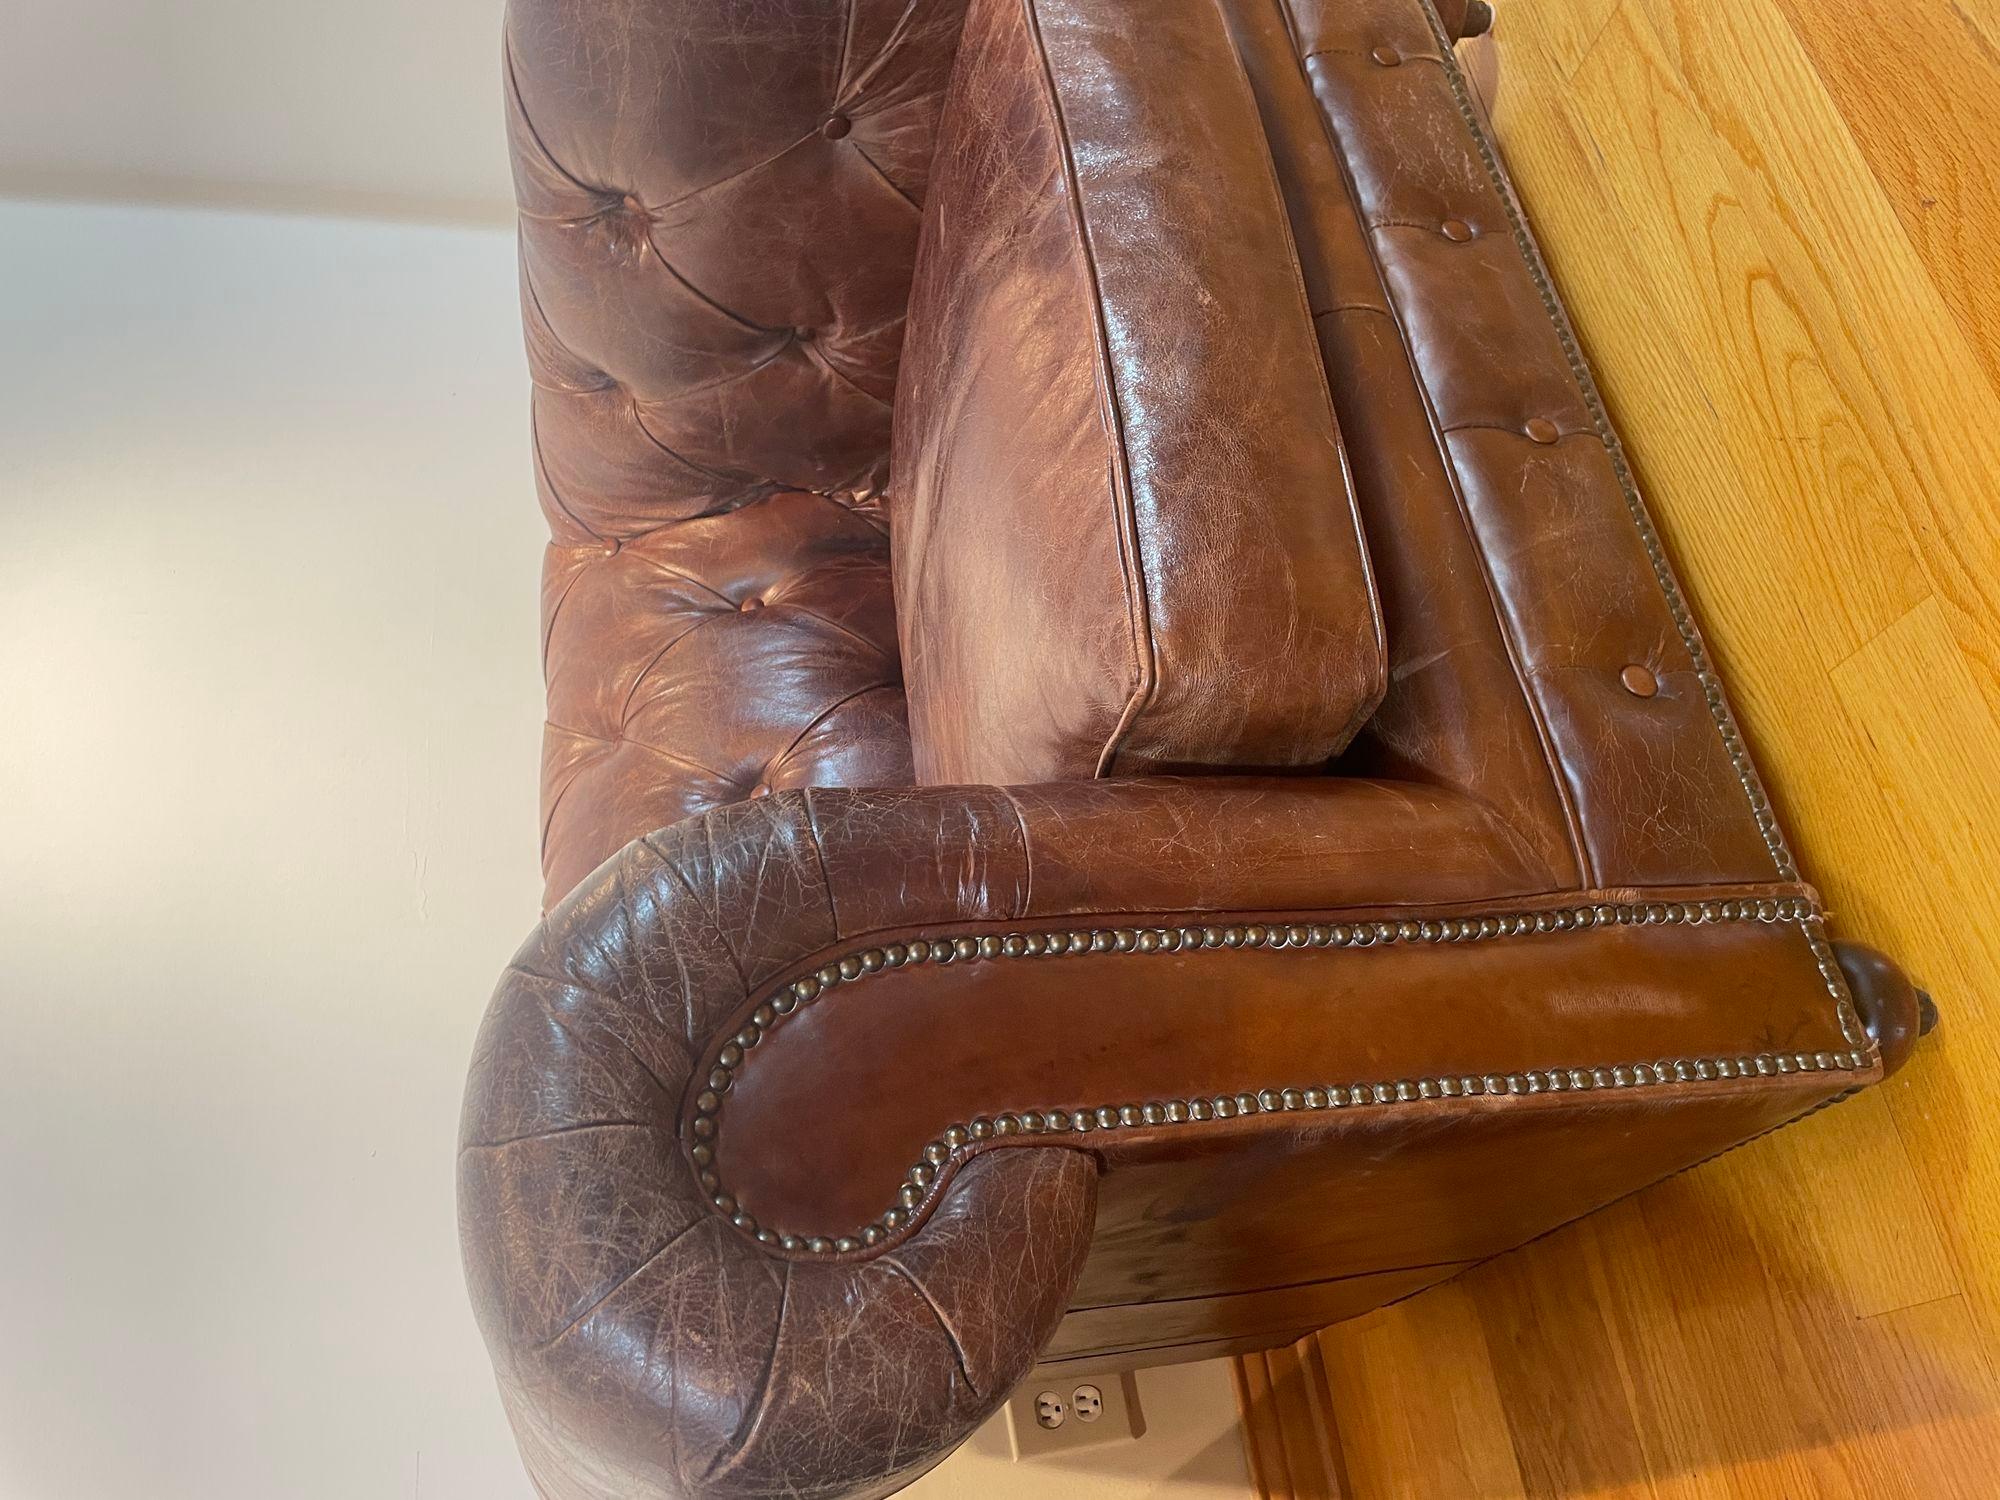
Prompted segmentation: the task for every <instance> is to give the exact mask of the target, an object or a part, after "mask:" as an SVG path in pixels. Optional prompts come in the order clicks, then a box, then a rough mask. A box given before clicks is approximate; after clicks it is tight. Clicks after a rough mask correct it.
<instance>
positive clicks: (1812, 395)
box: [1241, 0, 2000, 1500]
mask: <svg viewBox="0 0 2000 1500" xmlns="http://www.w3.org/2000/svg"><path fill="white" fill-rule="evenodd" d="M1496 8H1497V9H1498V11H1499V16H1500V19H1499V24H1498V27H1497V29H1496V32H1495V35H1494V37H1493V38H1492V39H1490V40H1488V41H1485V42H1481V43H1476V44H1473V46H1474V47H1475V48H1476V47H1486V48H1490V49H1492V54H1493V55H1492V56H1490V57H1488V58H1486V59H1476V58H1475V59H1471V61H1473V62H1474V63H1475V74H1476V75H1477V74H1479V73H1482V72H1483V73H1487V74H1489V75H1491V74H1494V73H1497V79H1498V82H1497V86H1494V85H1493V84H1491V83H1490V82H1489V84H1488V92H1489V95H1490V97H1489V103H1490V105H1491V112H1492V115H1493V117H1494V121H1495V127H1496V130H1497V132H1498V134H1499V137H1500V140H1501V142H1502V145H1503V147H1504V149H1505V151H1506V153H1507V157H1508V160H1509V162H1510V164H1511V166H1512V168H1513V171H1514V173H1515V177H1516V180H1517V182H1518V185H1519V188H1520V191H1521V196H1522V198H1523V199H1524V200H1525V202H1526V204H1527V206H1528V210H1529V212H1530V215H1531V216H1532V219H1533V221H1534V224H1535V226H1536V229H1537V231H1538V233H1539V234H1540V236H1541V238H1542V240H1543V244H1544V248H1545V249H1546V251H1547V253H1548V256H1549V258H1550V260H1551V262H1552V263H1553V265H1554V268H1555V271H1556V274H1557V277H1558V279H1559V281H1560V283H1561V285H1562V288H1563V290H1564V293H1565V296H1566V297H1567V299H1568V301H1569V303H1570V306H1571V309H1572V311H1573V313H1574V315H1575V317H1576V321H1577V323H1578V324H1579V326H1580V329H1581V332H1582V334H1583V337H1584V341H1585V343H1586V345H1587V346H1588V348H1589V352H1590V354H1591V357H1592V359H1593V361H1594V363H1595V365H1596V367H1597V370H1598V373H1599V375H1600V377H1601V379H1602V382H1603V385H1604V388H1605V391H1606V394H1607V397H1608V399H1609V401H1610V403H1611V406H1612V410H1613V414H1614V416H1615V417H1616V419H1617V420H1618V422H1619V424H1620V426H1621V428H1622V430H1623V432H1624V435H1625V438H1626V440H1627V443H1628V444H1629V446H1630V449H1631V451H1632V455H1633V458H1634V461H1635V463H1636V466H1637V468H1638V470H1639V473H1640V477H1641V479H1642V481H1643V482H1644V484H1645V486H1646V488H1647V492H1648V495H1649V498H1650V501H1651V504H1652V507H1653V510H1654V513H1655V516H1656V517H1657V519H1658V521H1659V523H1660V526H1661V528H1662V530H1663V531H1664V532H1665V534H1666V536H1667V539H1668V542H1669V545H1670V546H1671V547H1672V549H1673V551H1674V553H1675V556H1676V559H1677V561H1678V563H1679V566H1680V569H1681V573H1682V576H1683V578H1684V580H1685V581H1686V583H1687V585H1688V587H1689V590H1690V592H1691V594H1692V595H1693V597H1694V601H1695V604H1696V607H1697V609H1698V611H1699V613H1700V615H1701V618H1702V620H1703V622H1704V624H1705V626H1706V629H1707V632H1708V635H1709V639H1710V642H1711V644H1712V645H1713V647H1714V649H1715V653H1716V655H1717V656H1718V658H1719V659H1720V661H1721V664H1722V668H1723V671H1724V673H1725V676H1726V679H1727V681H1728V682H1729V683H1730V684H1731V687H1732V690H1733V693H1734V697H1735V700H1736V703H1737V706H1738V708H1739V710H1740V712H1741V715H1742V717H1743V719H1744V721H1745V723H1746V726H1747V729H1748V731H1749V733H1750V734H1751V737H1752V739H1753V741H1754V743H1755V747H1756V750H1757V753H1758V759H1759V761H1760V763H1761V764H1762V766H1763V767H1764V769H1765V771H1766V773H1767V774H1768V776H1769V777H1770V780H1771V781H1772V783H1773V785H1774V789H1775V791H1776V793H1777V795H1778V797H1779V798H1780V801H1781V806H1782V811H1783V813H1784V815H1785V820H1786V824H1787V827H1788V829H1789V831H1790V833H1791V835H1792V837H1793V840H1794V842H1795V844H1796V846H1797V847H1798V850H1799V852H1800V856H1801V860H1802V863H1803V864H1804V867H1805V869H1806V872H1807V874H1808V876H1809V878H1812V879H1814V880H1815V881H1817V883H1818V884H1819V885H1820V887H1821V888H1822V890H1823V891H1824V892H1825V894H1826V897H1827V901H1828V905H1829V906H1830V908H1831V909H1832V911H1833V913H1834V916H1835V921H1836V923H1837V928H1838V931H1839V932H1840V933H1841V934H1842V935H1843V936H1848V937H1853V938H1858V939H1861V940H1863V941H1868V942H1872V943H1875V944H1876V945H1878V946H1880V947H1883V948H1885V949H1887V950H1888V951H1889V952H1891V953H1893V954H1894V955H1895V956H1896V957H1897V958H1898V959H1899V960H1900V961H1901V962H1902V963H1903V964H1904V966H1905V967H1906V968H1907V969H1908V970H1909V971H1910V972H1911V973H1912V974H1913V975H1914V976H1915V977H1916V978H1917V979H1918V981H1919V982H1920V983H1923V984H1926V985H1927V986H1929V987H1930V988H1931V989H1932V990H1933V992H1934V993H1935V994H1936V996H1937V999H1938V1003H1939V1005H1940V1007H1941V1009H1942V1011H1943V1015H1944V1021H1943V1025H1942V1027H1941V1029H1940V1030H1939V1031H1938V1032H1937V1033H1936V1034H1935V1035H1933V1036H1932V1037H1930V1038H1929V1039H1928V1040H1927V1041H1926V1043H1925V1044H1924V1045H1923V1046H1922V1047H1921V1048H1920V1050H1919V1052H1918V1054H1917V1057H1916V1060H1915V1061H1914V1062H1913V1063H1912V1064H1911V1066H1910V1067H1909V1068H1908V1069H1907V1070H1906V1071H1905V1072H1904V1073H1903V1074H1902V1075H1901V1076H1899V1077H1898V1078H1896V1079H1895V1080H1893V1081H1892V1082H1890V1083H1889V1084H1888V1085H1887V1086H1885V1087H1884V1088H1882V1089H1879V1090H1876V1091H1874V1092H1872V1093H1870V1094H1867V1095H1864V1096H1862V1097H1860V1098H1859V1099H1857V1100H1854V1101H1852V1102H1850V1103H1848V1104H1845V1105H1843V1106H1841V1107H1840V1108H1838V1109H1835V1110H1832V1111H1828V1112H1826V1113H1824V1114H1822V1115H1820V1116H1818V1117H1816V1118H1814V1119H1812V1120H1809V1121H1807V1122H1805V1123H1803V1124H1801V1125H1799V1126H1797V1127H1796V1128H1794V1129H1791V1130H1787V1131H1785V1132H1782V1133H1780V1134H1779V1135H1776V1136H1773V1137H1770V1138H1768V1139H1766V1140H1763V1141H1760V1142H1757V1143H1755V1144H1753V1145H1751V1146H1749V1147H1747V1148H1745V1149H1743V1150H1741V1151H1738V1152H1736V1153H1735V1154H1733V1155H1731V1156H1729V1157H1726V1158H1724V1159H1723V1160H1721V1161H1718V1162H1715V1163H1712V1164H1710V1165H1708V1166H1706V1167H1703V1168H1701V1169H1699V1170H1698V1171H1695V1172H1693V1173H1690V1174H1687V1175H1684V1176H1682V1177H1680V1178H1677V1179H1675V1180H1673V1181H1670V1182H1667V1183H1663V1184H1661V1185H1659V1186H1657V1187H1655V1188H1652V1189H1650V1190H1648V1191H1646V1192H1644V1193H1641V1194H1640V1195H1638V1196H1637V1197H1635V1198H1633V1199H1630V1200H1628V1201H1626V1202H1624V1203H1622V1204H1619V1205H1616V1206H1614V1207H1612V1208H1611V1209H1609V1210H1607V1211H1605V1212H1603V1213H1600V1214H1598V1215H1596V1216H1594V1217H1592V1218H1590V1219H1588V1220H1585V1221H1584V1222H1582V1223H1579V1224H1576V1225H1572V1226H1570V1227H1569V1228H1567V1229H1565V1230H1562V1231H1560V1232H1558V1233H1557V1234H1554V1235H1552V1236H1550V1237H1548V1238H1546V1239H1544V1240H1542V1241H1539V1242H1537V1243H1535V1244H1533V1245H1530V1246H1528V1247H1526V1248H1525V1249H1523V1250H1520V1251H1517V1252H1515V1253H1514V1254H1512V1255H1509V1256H1506V1257H1503V1258H1502V1259H1500V1260H1497V1261H1494V1262H1491V1263H1489V1264H1488V1265H1486V1266H1484V1267H1481V1268H1479V1269H1478V1270H1475V1271H1473V1272H1471V1273H1470V1274H1468V1275H1466V1276H1465V1277H1463V1278H1461V1279H1460V1280H1458V1281H1456V1282H1454V1283H1451V1284H1449V1285H1446V1286H1444V1287H1440V1288H1438V1289H1436V1290H1434V1291H1431V1292H1428V1293H1425V1294H1423V1295H1422V1296H1419V1297H1417V1298H1415V1299H1413V1300H1411V1301H1409V1302H1406V1303H1403V1304H1401V1305H1399V1306H1396V1307H1392V1308H1388V1309H1385V1310H1383V1311H1381V1312H1378V1313H1375V1314H1372V1315H1370V1316H1369V1317H1367V1318H1363V1319H1361V1320H1358V1321H1356V1322H1353V1323H1349V1324H1346V1325H1343V1326H1341V1327H1339V1328H1335V1329H1332V1330H1329V1331H1327V1332H1325V1333H1323V1334H1321V1335H1319V1336H1318V1337H1317V1340H1316V1341H1312V1340H1309V1341H1307V1345H1308V1346H1315V1345H1316V1346H1315V1347H1308V1346H1301V1347H1300V1349H1299V1350H1298V1351H1294V1352H1291V1353H1284V1354H1280V1355H1279V1356H1276V1357H1275V1359H1276V1362H1275V1363H1273V1362H1272V1361H1271V1360H1260V1361H1257V1362H1255V1364H1256V1368H1255V1369H1253V1368H1251V1363H1250V1362H1246V1365H1245V1367H1244V1370H1243V1372H1241V1378H1242V1380H1243V1383H1244V1385H1245V1388H1246V1390H1249V1388H1250V1387H1254V1386H1255V1385H1256V1382H1257V1380H1258V1379H1259V1378H1261V1379H1262V1380H1263V1382H1264V1386H1265V1388H1268V1389H1271V1390H1273V1391H1276V1390H1278V1388H1279V1387H1280V1386H1281V1385H1282V1384H1283V1382H1284V1381H1285V1380H1286V1379H1291V1380H1292V1381H1293V1382H1294V1383H1293V1385H1292V1386H1291V1387H1290V1390H1289V1393H1287V1394H1286V1395H1285V1401H1286V1402H1287V1403H1289V1404H1290V1405H1292V1406H1296V1405H1297V1404H1298V1401H1299V1399H1300V1396H1299V1393H1300V1392H1305V1393H1308V1394H1309V1395H1312V1399H1316V1400H1317V1401H1318V1402H1319V1408H1320V1409H1319V1412H1318V1418H1317V1422H1316V1424H1315V1429H1314V1430H1315V1431H1317V1432H1318V1433H1320V1434H1321V1435H1322V1437H1324V1435H1326V1434H1331V1433H1333V1432H1334V1431H1335V1430H1337V1433H1338V1442H1337V1457H1336V1458H1334V1459H1331V1460H1326V1459H1324V1457H1323V1456H1322V1459H1320V1460H1310V1461H1306V1462H1302V1463H1301V1464H1299V1465H1298V1467H1299V1470H1300V1473H1299V1476H1298V1477H1297V1478H1296V1479H1294V1478H1293V1477H1291V1476H1290V1474H1289V1472H1288V1471H1286V1470H1285V1466H1284V1464H1283V1462H1282V1461H1279V1462H1273V1460H1272V1456H1271V1454H1270V1453H1269V1451H1268V1449H1266V1450H1264V1451H1261V1452H1260V1474H1261V1478H1262V1483H1263V1487H1264V1489H1265V1492H1266V1493H1267V1494H1273V1495H1291V1494H1297V1495H1299V1496H1301V1497H1306V1496H1317V1495H1335V1494H1351V1495H1352V1496H1354V1497H1356V1500H1382V1497H1389V1496H1425V1497H1431V1496H1449V1497H1461V1496H1463V1497H1512V1496H1660V1497H1667V1496H1671V1497H1712V1496H1729V1497H1734V1496H1753V1497H1783V1500H1797V1497H1807V1500H1810V1497H1819V1496H1848V1495H1852V1496H1864V1497H1869V1500H1879V1497H1897V1496H1919V1495H1922V1496H1992V1495H2000V1102H1996V1090H2000V936H1996V934H2000V913H1996V910H1995V908H1996V906H2000V499H1996V494H1995V489H1996V485H2000V270H1996V265H1995V255H1996V251H2000V167H1997V166H1996V159H1997V158H1996V144H1995V143H1996V142H2000V0H1849V3H1848V4H1845V5H1842V6H1831V5H1825V4H1815V3H1808V0H1498V4H1497V7H1496ZM1495 57H1497V62H1498V66H1497V70H1496V69H1493V68H1492V67H1491V66H1490V64H1491V63H1492V62H1493V60H1494V58H1495ZM1482 62H1483V63H1485V64H1487V65H1488V66H1485V67H1480V66H1477V64H1479V63H1482ZM1260 1371H1261V1375H1260V1374H1259V1372H1260ZM1312 1393H1317V1394H1316V1395H1313V1394H1312ZM1249 1394H1251V1395H1252V1397H1253V1400H1252V1402H1251V1405H1252V1407H1253V1408H1255V1407H1257V1406H1258V1402H1257V1401H1256V1399H1254V1398H1255V1391H1254V1390H1249ZM1277 1404H1278V1403H1277V1402H1276V1400H1275V1398H1274V1399H1272V1400H1266V1401H1264V1402H1263V1403H1262V1409H1263V1410H1265V1411H1267V1412H1268V1411H1270V1410H1275V1409H1276V1406H1277ZM1270 1426H1271V1424H1270V1423H1269V1422H1268V1421H1260V1420H1258V1419H1256V1418H1255V1416H1254V1413H1253V1420H1252V1422H1251V1424H1250V1427H1251V1437H1252V1440H1253V1448H1255V1447H1256V1445H1257V1444H1258V1443H1259V1441H1260V1438H1259V1430H1260V1427H1261V1428H1263V1429H1265V1433H1264V1438H1263V1439H1262V1441H1266V1442H1268V1429H1269V1428H1270ZM1299 1430H1300V1429H1299V1427H1298V1424H1297V1423H1296V1422H1294V1423H1291V1424H1288V1430H1287V1438H1288V1440H1289V1439H1290V1438H1291V1437H1292V1436H1293V1434H1294V1433H1296V1432H1297V1431H1299ZM1301 1441H1303V1442H1304V1445H1305V1449H1310V1448H1311V1447H1312V1445H1313V1441H1314V1439H1312V1438H1311V1437H1310V1436H1308V1437H1307V1438H1305V1439H1302V1440H1301ZM1301 1451H1304V1449H1302V1450H1301ZM1343 1467H1344V1471H1345V1472H1344V1474H1342V1473H1341V1472H1340V1470H1341V1469H1342V1468H1343ZM1307 1470H1310V1471H1311V1472H1310V1473H1308V1472H1307ZM1274 1471H1275V1472H1274Z"/></svg>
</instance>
